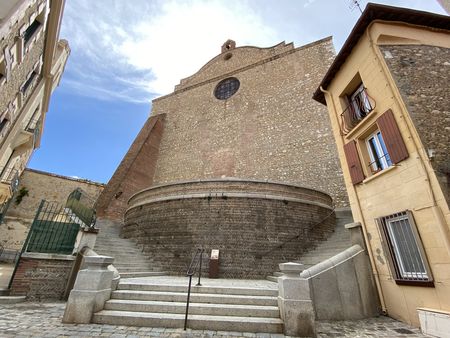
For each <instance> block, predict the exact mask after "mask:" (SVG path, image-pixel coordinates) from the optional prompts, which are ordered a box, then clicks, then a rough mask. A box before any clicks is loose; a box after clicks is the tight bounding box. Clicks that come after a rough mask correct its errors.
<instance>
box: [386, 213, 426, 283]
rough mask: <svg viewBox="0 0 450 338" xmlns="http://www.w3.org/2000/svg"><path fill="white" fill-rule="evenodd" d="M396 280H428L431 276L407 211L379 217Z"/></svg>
mask: <svg viewBox="0 0 450 338" xmlns="http://www.w3.org/2000/svg"><path fill="white" fill-rule="evenodd" d="M381 224H382V229H383V233H384V237H385V240H386V242H387V245H388V249H389V252H390V255H391V264H392V265H393V266H392V267H393V270H394V272H395V275H396V276H395V278H396V280H397V281H411V282H429V281H432V277H431V275H430V273H429V271H430V269H429V266H428V263H427V260H426V255H425V251H424V249H423V247H422V244H421V242H420V237H419V234H418V232H417V229H416V226H415V224H414V220H413V218H412V214H411V212H409V211H403V212H399V213H395V214H392V215H389V216H385V217H382V218H381Z"/></svg>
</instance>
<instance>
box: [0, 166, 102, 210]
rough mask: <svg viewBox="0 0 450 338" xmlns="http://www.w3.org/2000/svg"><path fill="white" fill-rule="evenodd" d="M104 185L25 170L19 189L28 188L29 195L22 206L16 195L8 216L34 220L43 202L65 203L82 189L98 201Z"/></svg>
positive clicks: (24, 198)
mask: <svg viewBox="0 0 450 338" xmlns="http://www.w3.org/2000/svg"><path fill="white" fill-rule="evenodd" d="M103 187H104V185H103V184H101V183H97V182H92V181H89V180H85V179H79V178H72V177H67V176H61V175H57V174H52V173H47V172H43V171H39V170H34V169H25V171H24V172H23V174H22V176H21V178H20V185H19V189H18V190H20V189H21V188H26V189H27V190H28V195H27V196H24V197H23V199H22V202H21V203H20V204H18V205H17V204H16V203H15V199H16V196H17V193H16V195H15V196H14V197H13V202H12V203H11V206H10V207H9V209H8V212H7V214H6V215H7V216H10V217H20V218H24V219H33V218H34V216H35V214H36V211H37V208H38V207H39V204H40V203H41V200H43V199H45V200H47V201H55V202H59V203H65V201H66V200H67V197H68V196H69V194H70V193H71V192H72V191H74V190H75V189H77V188H81V189H82V190H83V191H84V192H86V193H87V194H88V195H89V197H91V198H92V199H93V200H96V199H97V197H98V196H99V194H100V193H101V191H102V190H103Z"/></svg>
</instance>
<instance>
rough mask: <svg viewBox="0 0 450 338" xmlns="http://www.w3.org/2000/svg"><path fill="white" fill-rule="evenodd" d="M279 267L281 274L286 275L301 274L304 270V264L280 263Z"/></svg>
mask: <svg viewBox="0 0 450 338" xmlns="http://www.w3.org/2000/svg"><path fill="white" fill-rule="evenodd" d="M279 267H280V270H281V272H282V273H286V274H300V272H302V271H303V270H304V267H303V264H301V263H294V262H288V263H280V264H279Z"/></svg>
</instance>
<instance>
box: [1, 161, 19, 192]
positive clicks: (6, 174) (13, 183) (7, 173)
mask: <svg viewBox="0 0 450 338" xmlns="http://www.w3.org/2000/svg"><path fill="white" fill-rule="evenodd" d="M0 182H1V183H3V184H7V185H9V187H10V189H11V193H12V194H13V193H14V192H16V191H17V189H18V187H19V170H18V169H17V168H16V167H6V168H5V167H0Z"/></svg>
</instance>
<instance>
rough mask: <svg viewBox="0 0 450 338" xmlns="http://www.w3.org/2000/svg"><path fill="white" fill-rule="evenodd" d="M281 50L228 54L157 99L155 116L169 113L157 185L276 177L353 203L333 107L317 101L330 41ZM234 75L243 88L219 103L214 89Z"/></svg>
mask: <svg viewBox="0 0 450 338" xmlns="http://www.w3.org/2000/svg"><path fill="white" fill-rule="evenodd" d="M281 47H282V48H281ZM281 47H280V46H278V47H277V46H276V47H273V48H268V49H264V48H255V47H239V48H236V49H233V50H231V51H230V52H227V53H228V54H231V57H230V58H225V55H222V54H221V55H219V56H217V57H216V58H214V59H213V60H211V61H210V62H209V63H208V64H207V65H205V66H204V67H203V68H202V69H201V70H200V71H199V72H198V73H197V74H195V75H193V76H192V77H190V78H188V79H185V80H182V81H181V85H180V86H178V87H177V90H176V91H175V92H174V93H173V94H170V95H168V96H164V97H161V98H158V99H156V100H154V101H153V110H152V114H153V115H157V114H162V113H165V114H166V118H165V128H164V133H163V136H162V140H161V145H160V148H159V155H158V161H157V166H156V172H155V177H154V184H160V183H168V182H174V181H180V180H193V179H208V178H220V177H237V178H245V179H262V180H273V181H279V182H287V183H293V184H299V185H302V186H307V187H311V188H313V189H320V190H322V191H325V192H327V193H329V194H330V195H331V196H332V197H333V199H334V200H335V203H336V204H337V205H338V206H343V205H347V203H348V202H347V194H346V190H345V187H344V182H343V179H342V172H341V169H340V165H339V160H338V157H337V151H336V146H335V143H334V138H333V136H332V132H331V127H330V121H329V117H328V113H327V109H326V107H324V106H323V105H320V104H319V103H317V102H315V101H313V100H312V98H311V97H312V93H313V91H314V89H315V88H316V86H317V84H318V83H320V80H321V78H322V77H323V75H324V74H325V72H326V70H327V68H328V67H329V65H330V63H331V61H332V60H333V58H334V50H333V46H332V42H331V39H330V38H327V39H324V40H320V41H317V42H315V43H312V44H309V45H306V46H303V47H300V48H293V46H292V45H286V46H284V45H283V46H281ZM224 54H225V53H224ZM251 61H253V62H251ZM229 76H233V77H236V78H237V79H238V80H239V81H240V88H239V90H238V91H237V93H236V94H235V95H233V96H232V97H230V98H229V99H227V100H218V99H217V98H216V97H215V96H214V94H213V93H214V89H215V87H216V85H217V83H218V82H219V81H220V80H222V79H224V78H227V77H229Z"/></svg>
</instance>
